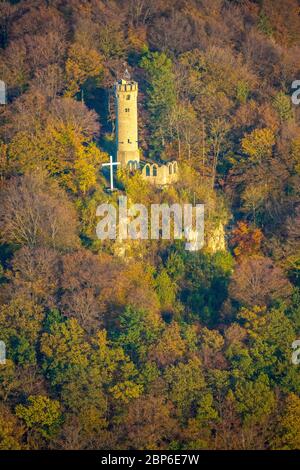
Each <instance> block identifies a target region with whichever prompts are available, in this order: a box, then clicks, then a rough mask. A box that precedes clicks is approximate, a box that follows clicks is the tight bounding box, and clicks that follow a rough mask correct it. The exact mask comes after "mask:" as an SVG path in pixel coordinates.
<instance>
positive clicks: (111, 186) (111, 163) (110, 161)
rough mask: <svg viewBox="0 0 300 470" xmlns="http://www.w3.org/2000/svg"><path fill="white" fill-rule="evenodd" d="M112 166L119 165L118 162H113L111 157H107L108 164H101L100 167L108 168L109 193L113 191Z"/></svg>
mask: <svg viewBox="0 0 300 470" xmlns="http://www.w3.org/2000/svg"><path fill="white" fill-rule="evenodd" d="M114 165H120V162H113V157H112V156H111V155H110V156H109V163H102V166H109V167H110V191H113V190H114Z"/></svg>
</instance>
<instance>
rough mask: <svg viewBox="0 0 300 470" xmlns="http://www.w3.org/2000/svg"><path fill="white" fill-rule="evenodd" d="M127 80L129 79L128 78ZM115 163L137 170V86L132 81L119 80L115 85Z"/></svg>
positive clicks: (138, 161) (138, 158) (138, 159)
mask: <svg viewBox="0 0 300 470" xmlns="http://www.w3.org/2000/svg"><path fill="white" fill-rule="evenodd" d="M128 78H129V77H128ZM114 91H115V99H116V133H117V139H116V140H117V142H116V143H117V161H118V162H120V163H121V167H123V168H126V167H127V166H129V167H131V168H138V167H139V163H140V154H139V148H138V121H137V94H138V84H137V82H135V81H133V80H130V79H129V80H124V79H123V80H119V81H117V82H116V84H115V88H114Z"/></svg>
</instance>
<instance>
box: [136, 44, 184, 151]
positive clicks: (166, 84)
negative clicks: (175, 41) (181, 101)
mask: <svg viewBox="0 0 300 470" xmlns="http://www.w3.org/2000/svg"><path fill="white" fill-rule="evenodd" d="M140 66H141V67H142V68H143V69H144V70H145V71H146V73H147V81H148V85H147V89H146V91H147V108H148V111H149V114H150V130H151V138H150V139H151V151H152V153H153V155H160V154H161V153H162V152H163V150H164V148H165V145H166V141H167V140H168V138H169V137H170V135H169V134H170V118H171V113H172V111H173V109H174V107H175V105H176V89H175V76H174V72H173V64H172V61H171V59H170V58H169V57H167V55H166V54H165V53H159V52H147V53H146V54H145V55H144V56H143V57H142V59H141V62H140Z"/></svg>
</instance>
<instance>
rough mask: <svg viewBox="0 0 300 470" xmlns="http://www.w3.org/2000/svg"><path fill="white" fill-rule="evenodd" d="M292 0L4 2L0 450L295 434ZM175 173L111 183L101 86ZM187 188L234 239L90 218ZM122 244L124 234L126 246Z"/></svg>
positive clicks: (298, 123)
mask: <svg viewBox="0 0 300 470" xmlns="http://www.w3.org/2000/svg"><path fill="white" fill-rule="evenodd" d="M299 11H300V9H299V3H298V2H297V0H264V1H250V0H240V1H229V0H209V1H208V0H68V1H67V0H52V1H51V2H50V1H46V0H45V1H43V0H26V1H25V0H22V1H11V2H8V1H1V2H0V59H1V61H0V79H2V80H4V81H5V83H6V84H7V95H8V104H7V105H6V106H1V107H0V230H1V233H0V237H1V245H0V262H1V264H0V340H2V341H4V342H5V343H6V347H7V361H6V364H5V365H0V399H1V401H0V449H45V448H48V449H173V450H184V449H295V448H300V365H299V366H296V365H293V364H292V361H291V356H292V352H293V350H292V342H293V341H294V340H295V339H297V338H298V339H300V192H299V187H300V185H299V182H300V106H299V107H297V106H295V105H293V104H292V101H291V93H292V90H291V84H292V82H293V80H296V79H300V16H299ZM126 68H128V70H129V72H130V73H131V76H132V77H133V79H134V80H137V81H138V83H139V90H140V91H139V132H140V147H141V149H142V151H143V154H144V155H145V156H149V157H151V158H152V159H160V160H168V159H170V158H176V159H177V160H178V161H179V163H180V178H179V181H178V183H176V184H174V185H172V186H169V187H167V188H164V189H159V188H154V187H151V186H150V185H148V184H146V182H145V181H143V180H142V179H141V177H140V175H139V174H135V175H128V174H127V173H124V172H123V173H122V174H120V175H119V185H120V190H119V191H117V192H116V193H114V194H112V195H108V193H107V192H106V191H105V188H106V187H107V185H108V183H107V181H106V180H105V178H104V176H103V173H102V171H101V163H103V162H104V161H107V160H108V154H109V153H110V152H112V151H113V149H114V137H115V134H114V133H115V114H114V113H115V109H114V98H113V91H112V87H113V84H114V82H115V81H116V79H118V78H121V76H122V73H124V70H125V69H126ZM125 192H126V194H127V195H128V197H129V198H130V200H131V201H136V202H142V203H144V204H149V203H150V202H167V203H172V202H193V201H194V200H196V202H199V203H204V204H205V208H206V233H207V236H208V237H209V236H210V234H211V233H213V230H214V228H215V227H217V226H218V224H222V226H224V227H225V234H226V244H227V250H226V251H217V252H213V251H209V250H207V249H203V250H202V251H199V252H197V253H192V252H188V251H186V250H185V249H184V243H183V242H181V241H166V240H163V241H159V242H157V241H152V242H151V241H143V242H141V241H140V242H137V241H135V242H131V243H129V242H128V243H127V245H128V246H127V247H126V254H125V255H124V253H123V252H122V253H121V252H120V247H119V246H118V243H117V242H112V241H109V242H101V241H100V240H98V239H97V237H96V232H95V229H96V224H97V217H96V207H97V206H98V204H100V203H101V202H105V201H107V200H110V201H112V202H114V203H116V201H117V197H118V195H119V194H121V193H125ZM121 251H122V250H121Z"/></svg>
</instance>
